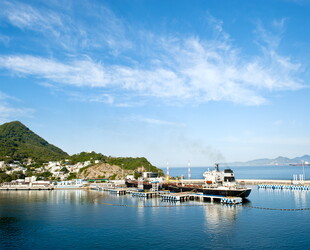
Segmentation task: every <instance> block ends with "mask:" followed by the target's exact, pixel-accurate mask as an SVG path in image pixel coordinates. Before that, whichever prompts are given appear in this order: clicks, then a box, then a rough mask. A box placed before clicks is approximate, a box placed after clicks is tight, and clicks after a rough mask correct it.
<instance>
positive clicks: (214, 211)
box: [204, 203, 242, 233]
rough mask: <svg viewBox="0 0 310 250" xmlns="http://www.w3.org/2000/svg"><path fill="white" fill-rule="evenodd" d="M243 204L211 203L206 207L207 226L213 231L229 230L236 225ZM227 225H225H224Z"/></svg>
mask: <svg viewBox="0 0 310 250" xmlns="http://www.w3.org/2000/svg"><path fill="white" fill-rule="evenodd" d="M240 209H242V208H241V206H239V205H238V206H234V205H222V204H217V203H214V204H211V203H210V204H209V205H207V206H205V207H204V216H205V226H206V228H208V230H211V231H212V232H213V233H216V232H223V230H224V231H226V230H227V231H229V230H231V229H232V228H233V227H234V223H235V222H236V219H237V214H238V212H239V211H240ZM223 225H225V227H223Z"/></svg>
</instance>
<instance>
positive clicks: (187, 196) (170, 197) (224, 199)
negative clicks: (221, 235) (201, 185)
mask: <svg viewBox="0 0 310 250" xmlns="http://www.w3.org/2000/svg"><path fill="white" fill-rule="evenodd" d="M161 198H162V200H166V201H182V202H183V201H188V200H197V199H198V200H200V201H211V202H214V201H218V202H221V203H225V204H240V203H242V198H240V197H230V196H229V197H228V196H222V195H205V194H202V193H190V192H184V193H170V194H163V195H161Z"/></svg>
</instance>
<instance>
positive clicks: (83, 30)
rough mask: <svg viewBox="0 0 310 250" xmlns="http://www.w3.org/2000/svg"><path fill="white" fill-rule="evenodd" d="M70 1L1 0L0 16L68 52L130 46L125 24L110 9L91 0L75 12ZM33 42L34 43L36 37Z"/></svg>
mask: <svg viewBox="0 0 310 250" xmlns="http://www.w3.org/2000/svg"><path fill="white" fill-rule="evenodd" d="M73 3H74V2H73V1H70V0H68V1H67V2H66V4H67V6H66V8H64V6H63V3H61V4H59V5H57V4H51V3H49V2H46V3H45V4H46V5H44V4H43V5H40V6H34V5H30V4H27V3H24V2H20V1H14V0H13V1H5V0H4V1H2V2H1V3H0V7H1V9H2V12H1V14H0V17H1V18H2V19H4V20H6V21H7V22H8V23H10V24H11V25H13V26H15V27H17V28H19V29H21V30H23V31H33V32H37V33H38V34H41V35H43V36H45V37H46V38H47V40H46V41H45V42H46V43H47V44H50V45H51V46H55V45H58V46H60V47H61V48H62V49H65V51H68V52H76V53H79V52H78V51H80V50H83V49H89V48H93V49H94V48H103V47H108V48H110V53H114V54H118V51H119V50H122V49H124V48H127V47H131V43H130V41H129V40H128V39H127V38H126V36H128V34H127V31H126V29H125V27H124V24H123V23H122V21H121V20H120V19H118V18H117V17H116V16H115V15H114V13H113V12H112V11H111V10H110V9H108V8H107V7H105V6H104V5H100V4H98V5H96V6H94V5H93V4H92V3H91V2H80V3H79V5H80V8H81V9H82V10H83V11H82V12H78V13H76V12H75V10H74V8H73V7H72V8H70V7H69V6H73V5H74V4H73ZM49 5H51V6H53V7H51V6H49ZM87 13H91V15H88V14H87ZM81 16H82V17H84V19H83V18H80V17H81ZM89 22H91V23H92V25H91V26H90V25H89ZM33 42H36V43H37V40H36V39H34V40H33Z"/></svg>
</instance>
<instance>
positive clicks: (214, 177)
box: [202, 163, 251, 198]
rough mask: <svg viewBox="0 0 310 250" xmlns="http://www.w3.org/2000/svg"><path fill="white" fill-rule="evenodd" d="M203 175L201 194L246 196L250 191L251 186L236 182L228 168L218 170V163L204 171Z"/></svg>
mask: <svg viewBox="0 0 310 250" xmlns="http://www.w3.org/2000/svg"><path fill="white" fill-rule="evenodd" d="M203 177H204V178H205V186H204V187H203V188H202V192H203V194H206V195H224V196H234V197H241V198H246V197H248V196H249V195H250V193H251V188H248V187H244V186H240V185H239V184H237V183H236V180H235V175H234V172H233V171H232V170H231V169H230V168H227V169H224V171H220V170H219V164H218V163H216V164H215V168H214V170H212V171H210V170H208V171H206V172H204V173H203Z"/></svg>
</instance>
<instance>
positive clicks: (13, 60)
mask: <svg viewBox="0 0 310 250" xmlns="http://www.w3.org/2000/svg"><path fill="white" fill-rule="evenodd" d="M16 3H18V4H17V7H16V9H15V10H14V9H13V7H12V6H13V5H12V4H11V3H9V2H5V4H6V10H10V11H7V12H6V14H5V18H7V20H9V22H10V23H11V24H12V25H15V26H17V27H19V28H21V29H33V30H35V29H36V30H37V31H38V32H42V33H44V34H45V33H48V32H47V30H52V32H51V34H54V36H57V34H60V35H61V37H60V38H62V39H59V40H60V42H63V43H66V44H69V43H68V42H66V41H71V40H74V39H73V37H74V38H75V40H80V41H82V40H83V41H84V42H83V43H85V44H86V43H87V44H88V46H89V45H90V44H91V46H99V47H100V46H102V45H100V43H101V42H102V41H104V43H105V44H109V47H110V48H111V51H112V52H111V51H110V52H111V53H112V55H111V53H110V52H109V54H110V57H109V60H107V61H106V60H105V57H104V56H103V59H102V58H101V57H98V56H97V57H95V56H84V57H82V58H81V56H78V55H75V56H73V57H67V58H65V59H64V58H61V59H54V58H51V57H39V56H33V55H24V54H19V55H2V56H0V68H3V69H6V70H8V71H10V72H13V73H14V74H15V75H16V76H32V77H35V78H37V79H39V80H46V81H49V82H52V83H56V84H63V85H68V86H74V87H90V88H98V89H101V90H104V89H106V88H113V89H115V90H116V91H117V90H118V91H119V92H126V93H127V94H130V95H131V96H132V99H134V98H136V97H137V96H144V97H155V98H160V99H162V100H168V101H172V102H177V103H179V104H183V103H188V102H193V103H205V102H209V101H228V102H233V103H238V104H243V105H262V104H264V103H266V102H268V100H267V98H266V93H269V92H271V91H273V92H276V91H287V90H297V89H300V88H303V82H302V81H301V80H300V78H299V77H298V73H300V71H301V65H300V64H298V63H294V62H292V59H291V58H289V57H285V56H282V55H280V54H279V53H278V52H277V48H278V46H279V43H280V42H281V34H280V35H279V34H274V33H272V32H269V31H268V30H266V29H265V28H264V27H263V25H262V24H261V23H258V25H257V28H256V34H258V36H259V38H260V43H259V46H260V48H261V54H259V55H257V56H255V57H251V58H247V57H246V55H243V54H242V51H241V50H240V49H239V48H238V47H237V46H235V45H234V44H233V42H232V41H231V38H230V36H229V34H228V33H226V32H225V30H224V28H223V22H222V21H221V20H217V19H216V18H214V17H213V16H211V15H210V14H208V17H207V19H208V23H209V25H210V27H211V28H212V29H213V35H212V37H210V38H209V39H201V38H199V37H195V36H187V37H184V36H163V35H157V34H154V33H151V32H143V31H142V30H137V31H135V32H134V34H136V35H137V36H136V37H135V38H133V36H132V35H131V36H128V37H126V36H125V34H129V33H130V32H129V31H134V29H133V27H129V25H127V26H126V25H124V24H123V22H122V21H121V20H120V19H118V18H117V17H116V16H115V15H114V13H113V12H112V11H111V10H109V9H108V8H106V7H104V6H101V5H100V6H96V8H95V11H94V13H92V16H91V18H93V19H95V20H96V21H97V22H96V23H98V20H101V21H105V22H102V23H103V24H102V25H99V26H98V27H96V29H98V30H96V32H90V31H92V30H93V28H92V27H89V26H88V27H87V26H86V24H84V23H82V22H77V21H75V20H74V18H72V16H70V15H66V14H64V13H61V14H59V13H56V12H52V11H46V10H44V9H43V10H42V9H41V11H43V12H40V11H39V10H38V9H35V8H34V7H31V6H28V5H23V4H20V3H19V2H16ZM87 7H88V6H87V5H86V8H87ZM92 9H94V8H93V6H92ZM96 9H100V12H99V11H98V12H97V10H96ZM44 11H45V12H44ZM99 13H104V14H105V15H102V14H101V15H99ZM64 20H66V21H67V22H66V25H64V23H65V22H64ZM38 23H40V24H38ZM36 24H38V25H37V27H36ZM74 24H77V26H76V27H77V28H74ZM273 26H274V27H277V28H278V29H283V27H284V26H285V20H284V19H281V20H278V21H274V23H273ZM87 28H89V29H90V31H88V29H87ZM77 29H78V30H79V32H75V31H77ZM57 32H58V33H57ZM91 33H94V34H99V35H92V34H91ZM73 34H74V35H73ZM96 44H97V45H96ZM141 44H143V49H141V46H142V45H141ZM73 47H74V45H73ZM119 48H122V49H124V48H126V49H129V50H130V49H131V54H130V55H128V54H126V53H125V54H122V53H121V52H120V51H119ZM139 48H140V49H141V51H142V52H141V51H140V49H139ZM113 51H114V52H116V54H115V53H113ZM145 52H147V53H145ZM142 53H143V54H142ZM115 55H117V56H115ZM141 58H142V59H141ZM124 61H126V63H124ZM93 99H94V100H98V101H100V100H102V96H101V97H100V96H98V98H93ZM103 99H106V97H105V98H103ZM112 102H113V103H117V102H115V101H114V99H113V100H112V99H110V103H112Z"/></svg>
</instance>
